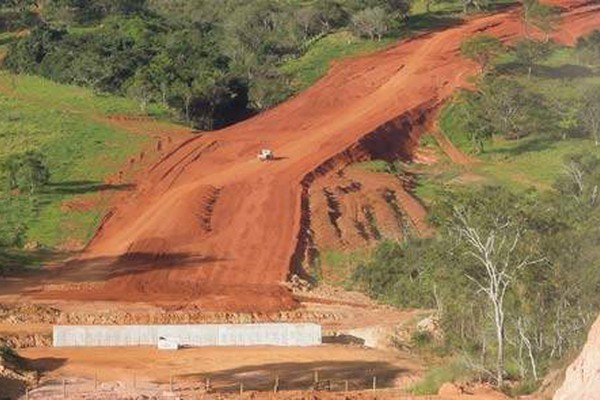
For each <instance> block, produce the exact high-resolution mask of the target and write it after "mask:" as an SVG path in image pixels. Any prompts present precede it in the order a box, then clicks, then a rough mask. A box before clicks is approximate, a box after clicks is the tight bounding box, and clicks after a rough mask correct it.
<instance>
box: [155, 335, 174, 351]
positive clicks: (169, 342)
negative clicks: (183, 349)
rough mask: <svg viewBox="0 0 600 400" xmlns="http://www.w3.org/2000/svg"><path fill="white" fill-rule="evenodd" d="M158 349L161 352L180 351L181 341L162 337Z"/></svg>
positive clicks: (159, 339)
mask: <svg viewBox="0 0 600 400" xmlns="http://www.w3.org/2000/svg"><path fill="white" fill-rule="evenodd" d="M158 349H159V350H179V339H176V338H167V337H164V336H160V337H159V338H158Z"/></svg>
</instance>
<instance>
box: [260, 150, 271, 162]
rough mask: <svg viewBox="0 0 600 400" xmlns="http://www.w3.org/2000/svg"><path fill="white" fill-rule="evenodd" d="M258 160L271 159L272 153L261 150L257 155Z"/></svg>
mask: <svg viewBox="0 0 600 400" xmlns="http://www.w3.org/2000/svg"><path fill="white" fill-rule="evenodd" d="M258 159H259V160H260V161H268V160H272V159H273V151H272V150H269V149H262V150H261V151H260V153H258Z"/></svg>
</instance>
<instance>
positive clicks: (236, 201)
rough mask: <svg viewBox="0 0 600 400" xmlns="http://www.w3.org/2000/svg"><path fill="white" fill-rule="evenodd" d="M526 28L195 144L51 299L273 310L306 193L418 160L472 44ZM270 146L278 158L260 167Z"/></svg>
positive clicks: (594, 21) (386, 71) (577, 15)
mask: <svg viewBox="0 0 600 400" xmlns="http://www.w3.org/2000/svg"><path fill="white" fill-rule="evenodd" d="M559 4H560V5H562V6H568V8H567V9H566V11H565V13H564V18H563V22H562V28H561V30H560V31H559V32H558V33H557V34H556V35H555V36H556V38H557V39H559V40H561V41H563V42H565V43H568V44H570V43H572V42H573V41H574V39H575V38H576V37H578V36H579V35H581V34H583V33H587V32H589V31H591V30H592V29H594V28H600V5H599V4H598V2H587V3H586V2H583V1H578V0H575V1H564V2H559ZM480 32H485V33H487V34H492V35H495V36H497V37H499V38H501V39H502V40H504V41H510V40H513V39H515V38H516V37H518V36H519V35H520V34H521V32H522V26H521V23H520V22H519V17H518V11H517V10H510V11H507V12H503V13H499V14H495V15H491V16H484V17H481V18H477V19H473V20H470V21H468V22H466V23H464V24H462V25H459V26H455V27H451V28H448V29H446V30H443V31H439V32H436V33H431V34H426V35H422V36H420V37H418V38H414V39H410V40H406V41H403V42H401V43H400V44H398V45H397V46H395V47H393V48H391V49H389V50H387V51H384V52H381V53H378V54H375V55H371V56H367V57H362V58H357V59H353V60H349V61H346V62H343V63H340V64H337V65H335V66H334V67H333V68H332V69H331V71H330V72H329V74H328V75H327V76H326V77H325V78H323V79H322V80H321V81H319V82H318V83H317V84H316V85H315V86H313V87H312V88H310V89H309V90H307V91H305V92H304V93H302V94H300V95H299V96H297V97H295V98H293V99H291V100H290V101H288V102H286V103H284V104H282V105H281V106H279V107H277V108H275V109H273V110H271V111H268V112H266V113H264V114H262V115H259V116H258V117H256V118H253V119H251V120H248V121H245V122H243V123H240V124H237V125H235V126H232V127H230V128H227V129H224V130H222V131H218V132H214V133H209V134H205V135H202V136H200V137H197V138H195V139H191V140H189V141H187V142H185V143H184V144H182V145H181V146H179V147H178V148H177V149H176V150H174V151H173V152H172V153H170V154H169V155H167V156H166V157H165V158H164V159H163V160H161V161H160V162H159V163H158V164H156V165H155V166H154V167H153V168H152V169H151V170H150V171H148V173H147V175H146V177H145V179H144V180H143V181H142V182H140V184H139V189H138V190H137V192H136V193H135V194H134V195H132V197H131V198H129V199H128V200H127V201H125V202H123V203H122V204H119V205H118V206H117V207H116V208H115V209H114V210H113V212H111V213H110V215H109V216H107V218H106V219H105V222H104V223H103V225H102V227H101V228H100V229H99V231H98V232H97V234H96V236H95V237H94V239H93V240H92V242H91V243H90V245H89V246H88V248H87V250H86V252H85V254H84V256H83V257H81V258H80V259H78V260H74V261H73V262H71V263H69V264H68V265H67V266H65V267H63V268H61V269H59V270H58V271H56V272H57V281H56V282H59V283H61V284H65V285H60V286H56V285H55V286H52V287H51V288H48V289H47V290H45V291H42V292H41V293H38V294H37V296H39V297H41V298H61V299H71V298H72V299H86V300H93V299H97V300H121V301H147V302H153V303H161V302H167V303H173V302H174V303H177V304H185V303H189V304H194V305H197V306H199V307H201V308H203V309H219V310H232V311H249V310H251V311H272V310H277V309H286V308H292V307H294V306H295V305H296V302H295V300H294V299H293V297H292V295H291V293H290V292H289V291H288V290H287V289H286V288H285V287H284V286H283V285H282V283H283V282H285V281H286V279H287V277H288V274H289V273H290V272H291V271H295V270H298V268H299V266H300V265H301V264H302V262H303V258H304V256H305V254H306V249H307V247H309V242H310V229H311V207H310V201H309V195H308V192H309V189H310V186H311V183H312V182H313V181H314V180H315V179H316V178H318V177H321V176H323V175H326V174H330V173H335V172H337V171H340V170H341V169H343V168H344V167H345V166H347V165H348V164H350V163H352V162H355V161H358V160H367V159H370V158H392V157H398V156H400V157H405V158H409V157H410V156H411V154H412V151H413V150H414V148H415V146H416V144H417V142H418V137H419V135H420V133H421V132H422V131H423V130H424V129H425V128H426V126H427V125H428V124H430V123H431V121H430V120H431V119H432V118H431V116H432V115H433V112H434V110H435V108H436V107H437V106H438V105H439V104H440V103H442V102H443V101H444V100H446V99H447V98H448V97H449V96H450V95H451V94H452V93H453V92H454V91H455V90H456V88H457V87H460V86H461V85H463V84H464V80H465V78H466V77H467V76H469V75H472V74H474V73H475V72H476V67H475V66H474V65H473V64H472V63H470V62H469V61H467V60H465V59H463V58H461V57H460V55H459V50H458V49H459V45H460V43H461V41H462V40H464V39H465V38H468V37H470V36H472V35H474V34H476V33H480ZM261 148H269V149H272V150H274V152H275V155H276V156H277V157H278V158H277V160H275V161H273V162H268V163H263V162H260V161H258V160H257V159H256V154H257V153H258V151H259V150H260V149H261Z"/></svg>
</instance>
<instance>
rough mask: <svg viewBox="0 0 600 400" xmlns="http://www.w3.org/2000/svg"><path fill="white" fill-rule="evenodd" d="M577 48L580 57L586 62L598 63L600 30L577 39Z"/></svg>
mask: <svg viewBox="0 0 600 400" xmlns="http://www.w3.org/2000/svg"><path fill="white" fill-rule="evenodd" d="M577 50H578V53H579V55H580V57H581V58H582V59H583V60H584V61H585V62H587V63H588V64H594V63H595V64H598V62H599V61H600V30H598V31H594V32H593V33H592V34H590V35H588V36H584V37H581V38H579V39H578V40H577Z"/></svg>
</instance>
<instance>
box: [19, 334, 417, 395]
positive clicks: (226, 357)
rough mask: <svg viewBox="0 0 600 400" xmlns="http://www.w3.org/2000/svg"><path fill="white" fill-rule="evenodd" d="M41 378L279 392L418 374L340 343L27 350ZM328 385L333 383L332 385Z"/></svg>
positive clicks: (405, 363) (361, 385)
mask: <svg viewBox="0 0 600 400" xmlns="http://www.w3.org/2000/svg"><path fill="white" fill-rule="evenodd" d="M20 354H21V355H22V356H23V357H26V358H28V359H29V360H30V361H31V365H32V366H33V367H35V368H36V369H38V370H42V371H47V372H46V374H45V376H44V380H56V379H60V378H66V377H69V378H72V377H77V378H80V379H84V380H93V379H94V376H95V374H97V377H98V380H99V381H100V382H122V383H123V386H124V387H128V386H131V385H132V382H133V379H134V378H133V376H134V374H135V377H136V378H135V379H136V380H137V383H138V384H139V385H142V383H144V382H147V383H154V384H168V383H169V380H170V378H171V376H173V378H174V380H175V383H176V385H189V384H192V383H196V384H200V383H202V384H204V382H205V379H206V378H210V380H211V384H212V386H213V387H214V388H215V389H216V390H218V391H237V390H238V389H239V383H240V382H244V386H245V388H247V390H271V389H272V387H273V382H274V379H275V376H276V375H278V376H279V378H280V388H281V389H282V390H294V389H295V390H307V389H309V388H310V387H311V386H312V384H313V381H314V372H315V371H318V374H319V379H320V380H331V381H335V382H340V384H342V383H343V381H344V380H348V381H349V384H350V386H351V388H354V389H367V388H370V387H371V385H372V376H373V375H374V374H375V375H377V380H378V386H380V387H382V388H383V387H388V388H389V387H400V386H402V384H403V382H407V381H408V380H410V379H411V378H414V377H416V376H417V375H418V374H420V371H421V369H420V366H419V364H418V363H417V362H416V361H415V360H412V359H410V358H408V357H406V356H402V355H399V354H398V353H395V352H389V351H387V352H386V351H381V350H373V349H365V348H361V347H350V346H341V345H323V346H318V347H281V348H278V347H247V348H231V347H219V348H216V347H206V348H191V349H182V350H179V351H164V350H163V351H161V350H158V349H155V348H149V347H138V348H122V347H119V348H32V349H24V350H22V351H21V352H20ZM332 383H333V382H332Z"/></svg>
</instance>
